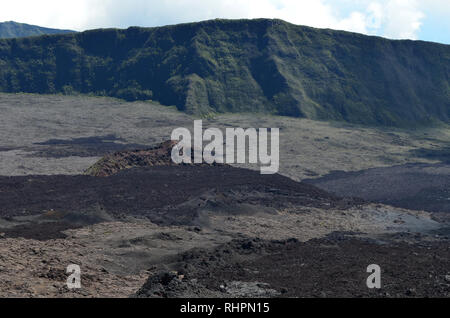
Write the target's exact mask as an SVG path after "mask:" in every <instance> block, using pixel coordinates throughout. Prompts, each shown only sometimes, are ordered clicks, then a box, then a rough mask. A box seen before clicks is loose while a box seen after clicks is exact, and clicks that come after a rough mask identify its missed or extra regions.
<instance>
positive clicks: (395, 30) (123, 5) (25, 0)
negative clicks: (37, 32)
mask: <svg viewBox="0 0 450 318" xmlns="http://www.w3.org/2000/svg"><path fill="white" fill-rule="evenodd" d="M0 1H2V4H1V8H0V21H2V20H15V21H19V22H26V23H31V24H38V25H42V26H49V27H55V28H70V29H75V30H84V29H90V28H99V27H127V26H130V25H140V26H156V25H165V24H172V23H180V22H191V21H199V20H205V19H212V18H260V17H263V18H279V19H283V20H286V21H289V22H292V23H295V24H303V25H309V26H314V27H320V28H333V29H341V30H348V31H354V32H360V33H366V34H377V35H383V36H387V37H391V38H410V39H415V38H417V34H418V31H419V30H420V27H421V22H422V19H423V18H424V14H423V13H422V11H423V10H421V7H420V6H419V4H418V1H416V0H207V1H205V0H127V1H117V0H40V1H35V0H14V1H9V0H0ZM445 1H448V0H430V1H429V2H430V3H434V4H435V6H440V5H444V2H445ZM427 2H428V1H427ZM447 3H448V2H447ZM344 7H345V9H342V8H344Z"/></svg>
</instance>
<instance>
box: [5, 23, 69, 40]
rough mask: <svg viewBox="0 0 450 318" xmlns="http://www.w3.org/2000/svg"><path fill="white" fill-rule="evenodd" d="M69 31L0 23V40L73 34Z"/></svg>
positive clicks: (23, 24) (24, 24)
mask: <svg viewBox="0 0 450 318" xmlns="http://www.w3.org/2000/svg"><path fill="white" fill-rule="evenodd" d="M73 32H75V31H71V30H60V29H51V28H44V27H40V26H37V25H30V24H26V23H18V22H14V21H7V22H2V23H0V38H4V39H9V38H19V37H26V36H36V35H43V34H60V33H73Z"/></svg>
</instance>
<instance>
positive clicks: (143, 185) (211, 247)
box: [0, 94, 450, 297]
mask: <svg viewBox="0 0 450 318" xmlns="http://www.w3.org/2000/svg"><path fill="white" fill-rule="evenodd" d="M0 111H1V113H2V116H1V117H0V162H1V165H0V175H2V176H1V177H0V296H3V297H449V295H450V271H449V268H450V266H449V265H450V255H449V253H450V251H449V246H450V244H449V236H450V223H449V221H450V218H449V217H448V215H449V211H448V204H447V201H446V200H445V198H446V195H447V192H446V191H447V190H448V182H447V180H448V179H449V178H448V175H449V167H448V161H447V159H448V157H447V152H446V148H447V147H448V142H449V140H450V138H449V136H450V132H449V130H448V128H447V127H446V126H441V127H435V128H421V129H415V130H406V129H395V128H382V129H381V128H367V127H361V126H357V125H348V124H345V125H344V124H341V123H325V122H315V121H311V120H308V119H296V118H284V117H277V116H268V115H258V116H255V115H246V114H239V115H220V116H215V117H209V118H204V127H219V128H226V127H244V128H245V127H279V128H280V129H281V134H280V143H281V145H280V153H281V167H280V168H281V170H280V174H278V175H261V174H259V171H258V170H259V169H258V167H254V166H250V165H242V166H227V165H215V166H209V165H181V166H173V165H171V164H170V161H169V163H168V155H169V152H170V147H171V143H163V144H161V142H162V141H164V140H168V139H170V133H171V131H172V129H174V128H177V127H186V128H191V127H192V122H193V120H194V119H195V117H192V116H189V115H186V114H183V113H180V112H177V111H176V110H174V109H168V108H167V107H164V106H160V105H157V104H154V103H149V102H135V103H125V102H122V101H119V100H115V99H110V98H98V97H86V96H78V97H74V96H70V97H67V96H43V95H24V94H17V95H16V94H0ZM331 158H332V160H331ZM247 168H251V169H247ZM336 170H341V171H340V172H337V171H336ZM301 180H304V181H306V182H300V181H301ZM340 191H341V192H340ZM414 199H415V200H414ZM69 264H78V265H80V267H81V271H82V288H81V289H79V290H68V289H67V287H66V279H67V276H68V274H66V273H65V270H66V267H67V266H68V265H69ZM370 264H378V265H380V266H381V269H382V288H381V289H380V290H369V289H368V288H367V287H366V285H365V282H366V278H367V277H368V275H369V273H367V271H366V269H367V266H368V265H370Z"/></svg>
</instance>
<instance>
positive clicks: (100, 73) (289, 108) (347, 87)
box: [0, 19, 450, 126]
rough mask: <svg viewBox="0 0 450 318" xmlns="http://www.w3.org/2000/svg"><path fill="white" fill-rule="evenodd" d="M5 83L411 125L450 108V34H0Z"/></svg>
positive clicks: (288, 28)
mask: <svg viewBox="0 0 450 318" xmlns="http://www.w3.org/2000/svg"><path fill="white" fill-rule="evenodd" d="M0 65H1V67H0V91H3V92H32V93H61V92H62V93H67V94H71V93H76V92H80V93H91V94H96V95H108V96H114V97H119V98H123V99H126V100H130V101H132V100H148V99H152V100H156V101H159V102H160V103H162V104H164V105H176V106H177V108H178V109H179V110H182V111H186V112H188V113H192V114H201V115H206V114H209V113H211V112H267V113H273V114H278V115H286V116H296V117H306V118H311V119H320V120H339V121H347V122H352V123H359V124H370V125H393V126H406V125H417V124H430V123H433V122H436V121H440V122H449V119H450V85H449V74H450V46H448V45H443V44H437V43H427V42H421V41H392V40H387V39H383V38H378V37H369V36H364V35H360V34H355V33H349V32H342V31H333V30H321V29H314V28H309V27H304V26H297V25H293V24H289V23H287V22H284V21H281V20H268V19H257V20H211V21H204V22H200V23H190V24H180V25H174V26H166V27H158V28H137V27H133V28H129V29H127V30H117V29H107V30H92V31H87V32H82V33H76V34H64V35H57V36H42V37H37V38H24V39H7V40H1V41H0Z"/></svg>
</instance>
